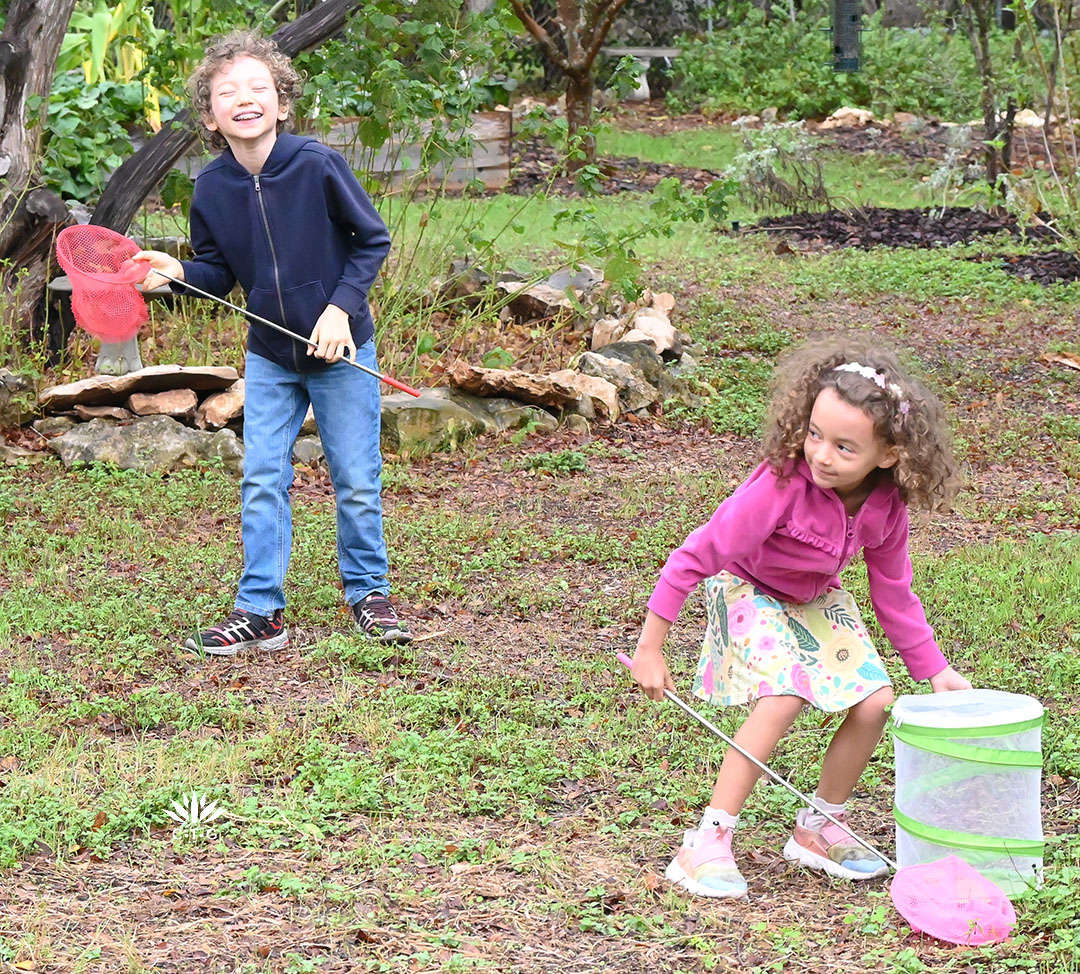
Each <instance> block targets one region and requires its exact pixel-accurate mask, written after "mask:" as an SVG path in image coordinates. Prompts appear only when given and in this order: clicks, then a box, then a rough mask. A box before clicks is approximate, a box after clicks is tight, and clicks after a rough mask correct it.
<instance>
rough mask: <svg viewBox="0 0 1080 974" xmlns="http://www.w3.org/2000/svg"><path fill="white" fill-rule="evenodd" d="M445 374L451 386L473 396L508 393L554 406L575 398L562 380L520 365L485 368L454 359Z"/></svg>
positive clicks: (505, 394)
mask: <svg viewBox="0 0 1080 974" xmlns="http://www.w3.org/2000/svg"><path fill="white" fill-rule="evenodd" d="M446 375H447V378H448V379H449V380H450V384H451V385H452V386H454V387H455V388H457V389H464V390H465V391H466V392H471V393H473V395H477V396H509V397H510V398H511V399H516V400H518V401H519V402H524V403H529V404H530V405H533V406H550V407H552V408H555V409H562V408H563V407H564V406H567V405H569V404H570V403H572V402H574V401H576V400H577V399H578V394H577V392H576V391H575V390H574V389H573V388H572V387H571V386H568V385H566V383H564V382H560V381H558V380H557V379H553V378H552V377H551V376H549V375H534V374H533V373H532V372H523V371H522V370H520V369H485V368H481V367H479V366H475V365H470V364H469V363H468V362H466V361H465V360H464V359H458V360H457V361H456V362H454V364H453V365H452V366H450V370H449V371H448V372H447V373H446Z"/></svg>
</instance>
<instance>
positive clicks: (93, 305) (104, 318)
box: [56, 226, 150, 342]
mask: <svg viewBox="0 0 1080 974" xmlns="http://www.w3.org/2000/svg"><path fill="white" fill-rule="evenodd" d="M138 250H139V248H138V246H137V245H136V244H135V242H134V241H132V240H129V239H128V238H127V237H125V236H123V235H121V234H119V233H117V232H116V231H115V230H109V229H108V228H107V227H94V226H75V227H65V228H64V229H63V230H61V231H60V233H59V234H57V236H56V259H57V260H59V261H60V266H61V267H62V268H63V269H64V273H65V274H67V276H68V280H69V281H70V282H71V310H72V311H73V312H74V313H75V320H76V322H78V324H79V326H80V327H82V328H84V329H85V330H86V331H88V332H90V334H91V335H93V336H94V337H95V338H100V339H101V340H102V341H103V342H123V341H127V340H128V339H129V338H133V337H134V336H135V335H136V334H137V333H138V331H139V328H140V326H142V325H143V324H144V323H145V322H146V321H147V319H148V318H149V315H148V314H147V311H146V301H145V300H143V296H142V293H141V292H139V291H138V290H137V289H136V288H135V284H136V283H137V282H139V281H142V280H144V279H145V278H146V275H147V274H149V273H150V265H149V264H147V263H146V262H145V261H132V260H131V259H130V258H131V256H132V255H133V254H136V253H138Z"/></svg>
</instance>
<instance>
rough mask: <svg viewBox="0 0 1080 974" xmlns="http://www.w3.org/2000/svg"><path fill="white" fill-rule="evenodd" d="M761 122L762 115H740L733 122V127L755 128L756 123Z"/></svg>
mask: <svg viewBox="0 0 1080 974" xmlns="http://www.w3.org/2000/svg"><path fill="white" fill-rule="evenodd" d="M760 122H761V116H760V115H740V116H739V117H738V118H737V119H735V121H733V122H732V123H731V127H732V128H733V129H743V128H753V127H754V126H755V125H758V124H760Z"/></svg>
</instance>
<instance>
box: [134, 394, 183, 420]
mask: <svg viewBox="0 0 1080 974" xmlns="http://www.w3.org/2000/svg"><path fill="white" fill-rule="evenodd" d="M198 405H199V399H198V396H196V395H195V393H194V392H192V390H191V389H166V390H165V391H164V392H133V393H132V394H131V395H130V396H128V401H127V408H128V409H130V410H131V411H132V412H133V413H134V414H135V415H136V416H172V417H173V419H179V420H180V421H181V422H185V423H189V422H191V420H193V419H194V418H195V410H196V409H197V408H198Z"/></svg>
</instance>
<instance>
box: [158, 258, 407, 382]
mask: <svg viewBox="0 0 1080 974" xmlns="http://www.w3.org/2000/svg"><path fill="white" fill-rule="evenodd" d="M147 266H148V267H149V264H148V265H147ZM147 273H149V271H148V272H147ZM154 273H155V274H157V275H158V277H163V278H165V280H167V281H172V282H173V283H174V284H179V285H180V286H181V287H184V288H186V289H187V290H189V291H193V292H194V293H195V294H198V295H199V296H200V297H204V298H209V299H210V300H211V301H217V302H218V304H223V305H225V307H226V308H232V310H233V311H239V312H240V314H242V315H243V316H244V317H245V318H248V319H250V320H251V321H257V322H258V323H259V324H260V325H266V327H267V328H273V329H274V331H279V332H281V334H283V335H288V336H289V338H291V339H293V341H297V342H303V343H304V344H305V345H310V346H311V347H312V348H318V347H319V346H318V344H317V343H316V342H313V341H312V340H311V339H310V338H303V337H302V336H300V335H297V334H296V333H295V332H292V331H289V329H288V328H284V327H282V326H281V325H278V324H275V323H274V322H272V321H268V320H267V319H266V318H262V317H260V316H259V315H255V314H252V313H251V312H250V311H245V310H244V309H243V308H241V307H240V306H239V305H236V304H233V303H232V302H231V301H226V300H225V299H224V298H219V297H218V296H217V295H216V294H211V293H210V292H209V291H203V290H201V289H200V288H197V287H194V286H193V285H191V284H188V282H187V281H181V280H179V279H178V278H175V277H170V276H169V275H168V274H165V273H163V272H162V271H159V270H156V269H154ZM341 361H343V362H348V363H349V365H351V366H352V367H353V368H354V369H359V370H360V371H361V372H366V373H367V374H368V375H373V376H375V378H376V379H380V380H381V381H383V382H385V383H386V384H387V385H388V386H393V387H394V388H395V389H400V390H401V391H402V392H407V393H408V394H409V395H410V396H416V398H417V399H419V398H420V393H419V392H418V391H417V390H416V389H414V388H413V387H412V386H407V385H405V383H404V382H399V381H398V380H397V379H391V378H390V376H388V375H384V374H383V373H382V372H376V371H375V369H369V368H368V367H367V366H366V365H361V364H360V363H359V362H354V361H353V360H352V359H351V358H342V359H341Z"/></svg>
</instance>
